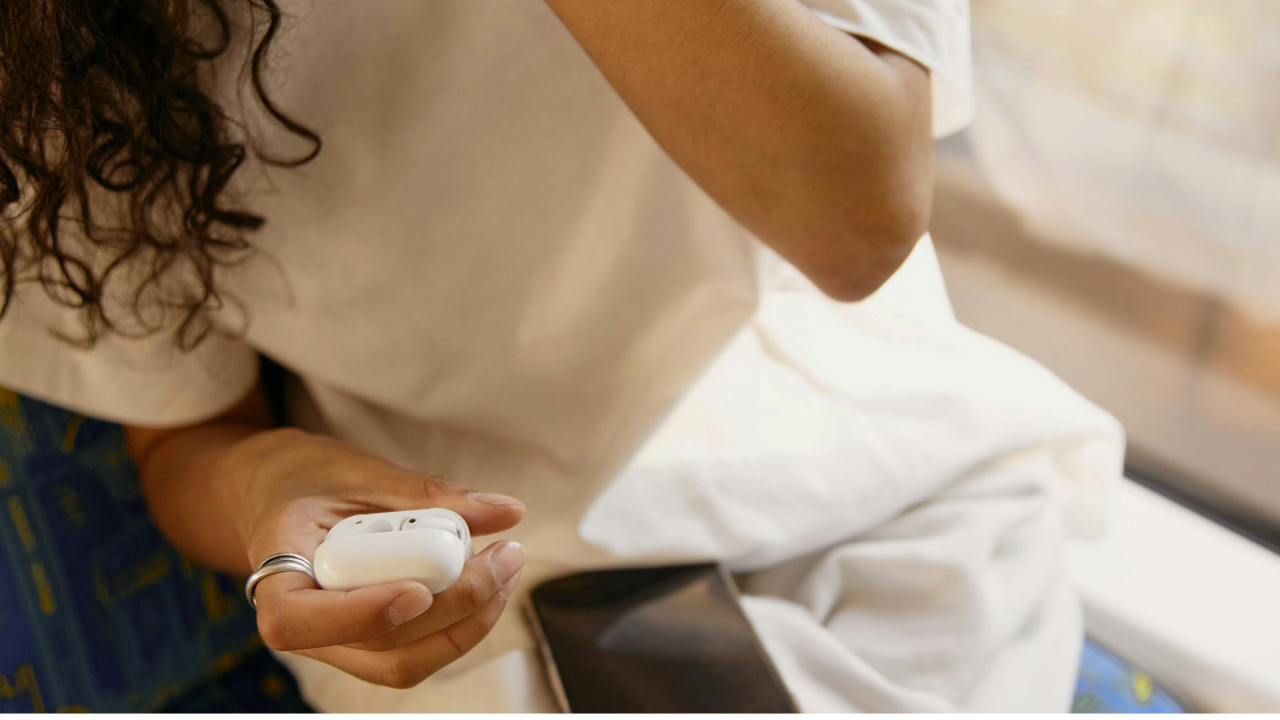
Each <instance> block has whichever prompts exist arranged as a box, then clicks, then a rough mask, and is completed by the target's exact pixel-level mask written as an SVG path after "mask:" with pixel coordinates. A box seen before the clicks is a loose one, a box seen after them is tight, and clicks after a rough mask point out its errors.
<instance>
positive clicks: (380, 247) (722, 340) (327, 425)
mask: <svg viewBox="0 0 1280 720" xmlns="http://www.w3.org/2000/svg"><path fill="white" fill-rule="evenodd" d="M778 1H779V2H787V1H790V0H778ZM805 2H806V4H807V5H809V6H811V7H812V8H813V9H814V10H815V11H816V12H818V13H819V14H820V15H821V17H823V18H824V19H826V20H828V21H829V22H830V23H832V24H833V25H835V26H836V27H839V28H841V29H844V30H846V31H849V32H851V33H856V34H859V35H864V36H867V37H870V38H872V39H874V40H876V41H877V42H879V43H881V44H883V45H886V46H888V47H890V48H893V49H896V50H898V51H900V52H902V53H903V54H905V55H908V56H910V57H912V58H914V59H915V60H917V61H918V62H920V63H921V64H923V65H925V66H926V67H928V68H929V69H930V71H931V72H932V75H933V89H934V92H933V102H934V121H935V122H934V125H935V132H936V133H937V134H943V133H946V132H949V131H952V130H955V129H957V128H959V127H960V126H962V125H963V124H964V123H966V122H967V121H968V119H969V117H970V116H971V114H972V105H971V101H970V82H969V74H970V67H969V30H968V7H967V3H966V2H965V1H964V0H805ZM282 5H283V7H284V9H285V11H286V13H288V14H289V15H290V16H291V17H290V20H289V21H288V23H287V25H286V31H285V32H284V33H282V35H281V37H280V39H279V41H278V45H277V46H276V48H275V49H274V50H273V69H272V71H271V78H272V84H274V85H275V86H276V87H275V89H274V90H273V91H272V96H273V98H274V99H275V100H276V101H277V103H278V105H279V106H280V107H282V108H285V109H286V110H287V111H288V112H289V113H290V114H291V115H293V116H294V117H296V118H298V119H299V120H301V121H303V122H304V123H306V124H308V125H309V126H310V127H312V128H313V129H315V130H316V131H317V132H318V133H319V134H320V135H321V137H322V138H323V139H324V150H323V152H322V153H321V154H320V155H319V157H318V158H317V159H316V160H315V161H314V162H312V163H311V164H308V165H306V166H303V167H301V168H299V169H294V170H281V169H264V168H261V167H257V166H255V167H252V168H249V169H247V170H246V172H245V173H243V176H242V177H240V178H238V179H237V187H238V188H239V190H240V191H241V192H242V193H244V194H245V195H246V196H247V198H248V202H249V205H250V206H251V207H252V208H253V209H255V210H257V211H258V212H260V213H262V214H263V215H265V216H266V217H267V218H268V222H267V224H266V226H265V227H264V228H263V229H262V230H261V231H259V232H257V233H255V234H254V235H253V236H252V240H253V242H254V244H255V246H256V247H257V248H258V254H257V256H256V257H255V259H254V260H253V261H252V262H250V263H248V264H246V265H244V266H242V267H238V268H234V269H231V270H227V271H225V272H224V273H223V274H222V276H221V277H220V283H221V285H222V287H223V288H224V289H225V295H226V296H227V297H228V298H229V299H231V300H232V302H230V303H228V307H229V308H231V310H229V311H228V312H227V313H226V314H225V317H224V319H223V323H224V325H225V327H226V328H227V329H229V330H233V331H235V332H230V333H227V334H225V335H218V336H215V337H212V338H210V339H209V340H207V341H206V342H205V343H204V344H202V345H201V346H199V348H198V349H197V350H196V351H195V352H192V353H189V354H182V353H179V352H178V351H176V350H175V349H174V348H173V346H172V342H171V339H170V338H169V337H168V336H157V337H153V338H150V339H147V340H144V341H133V340H122V339H120V338H116V337H107V338H106V339H104V340H103V341H101V342H100V343H99V344H98V345H97V346H96V347H94V348H93V349H92V350H89V351H85V350H78V349H75V348H72V347H70V346H68V345H66V344H65V343H63V342H62V341H60V340H57V339H55V338H54V336H53V335H52V334H51V333H50V332H49V329H50V328H62V329H64V330H73V329H74V328H75V327H76V322H77V320H76V317H75V315H74V314H73V313H70V312H68V311H66V310H64V309H62V308H60V307H56V306H54V305H52V304H51V303H50V302H49V301H48V299H47V298H45V297H44V295H43V292H42V291H40V290H39V288H37V287H31V286H27V287H24V288H22V290H21V292H20V294H19V296H18V298H17V301H16V302H15V304H14V306H13V307H12V308H11V311H10V314H9V315H8V316H7V317H6V318H5V319H4V321H3V322H0V385H3V386H7V387H9V388H11V389H13V390H16V391H18V392H22V393H26V394H29V395H31V396H33V397H37V398H40V399H43V400H47V401H50V402H53V403H55V404H59V405H62V406H65V407H68V408H72V409H75V410H79V411H82V412H84V413H87V414H90V415H95V416H98V417H102V418H106V419H111V420H117V421H120V422H125V423H130V424H139V425H152V426H162V425H175V424H182V423H190V422H195V421H199V420H203V419H206V418H209V417H211V416H214V415H216V414H217V413H219V412H220V411H222V410H223V409H225V408H227V407H229V406H231V405H232V404H234V403H235V402H236V401H237V400H238V399H239V398H240V397H242V396H243V394H244V393H245V392H246V391H247V389H248V388H249V387H250V386H251V384H252V383H254V382H255V381H256V372H257V360H256V358H257V354H259V353H262V354H265V355H268V356H270V357H271V358H273V359H275V360H276V361H278V362H280V363H281V364H282V365H284V366H285V367H287V368H288V369H289V370H291V371H292V372H293V373H294V374H295V375H296V376H297V377H298V378H299V383H298V384H297V386H296V387H293V388H291V392H290V396H289V403H290V412H291V418H290V419H291V422H293V423H294V424H297V425H299V426H301V427H304V428H307V429H311V430H314V431H317V432H324V433H328V434H331V435H334V436H337V437H340V438H343V439H346V440H349V441H352V442H355V443H358V444H360V445H362V446H364V447H367V448H368V449H370V450H372V451H374V452H377V453H379V454H381V455H383V456H385V457H387V458H389V459H391V460H393V461H396V462H399V463H401V464H404V465H407V466H410V467H414V468H419V469H422V470H428V471H431V472H434V473H439V474H442V475H444V476H446V477H449V478H451V479H454V480H456V481H458V482H461V483H464V484H467V485H471V486H474V487H477V488H481V489H484V490H488V491H493V492H503V493H508V494H511V495H514V496H516V497H519V498H521V499H522V500H525V501H526V502H527V503H528V506H529V514H528V520H527V521H526V522H525V523H524V524H523V525H522V527H521V528H519V529H518V530H517V531H516V532H515V533H513V534H512V537H513V538H515V539H519V540H521V541H522V542H524V543H525V544H526V546H527V547H528V549H529V564H528V566H527V569H526V573H525V581H524V583H523V585H525V586H531V585H532V584H533V583H534V582H535V581H536V580H537V579H539V578H540V577H545V576H546V575H547V574H550V573H552V572H557V571H561V570H564V569H567V568H573V567H582V566H586V565H590V564H597V563H606V562H608V561H609V559H610V557H611V556H610V554H609V553H607V552H605V551H604V550H601V549H600V548H599V546H598V544H592V543H588V542H586V541H584V540H583V539H582V538H581V537H580V534H579V533H578V532H577V529H578V523H579V520H580V518H582V517H583V516H584V514H585V513H586V511H587V510H588V508H589V507H590V505H591V504H592V502H593V500H594V499H595V498H596V497H597V496H598V495H599V493H600V491H601V489H602V488H603V487H604V486H605V485H606V484H607V483H608V481H609V480H610V479H611V478H613V477H614V476H616V475H617V473H618V471H619V470H620V469H621V468H622V467H624V465H625V464H626V462H627V460H628V458H629V457H631V456H632V455H633V454H634V453H635V452H636V450H637V448H638V447H639V446H640V444H641V443H642V442H643V440H644V438H645V437H646V436H647V435H648V434H649V433H651V432H652V431H653V429H654V428H655V426H656V425H657V423H658V422H659V421H660V419H661V418H662V417H663V415H664V413H666V412H668V411H669V410H670V408H671V407H672V404H673V403H674V402H675V400H676V399H677V398H679V397H680V396H681V394H682V393H683V392H685V391H686V390H687V389H688V388H689V386H690V385H691V383H693V381H694V380H695V378H696V377H697V376H698V374H699V372H700V371H702V370H704V369H705V368H706V367H707V366H708V365H709V363H711V361H712V360H713V359H714V358H715V357H716V356H717V353H719V352H720V351H721V350H722V349H723V348H724V347H725V346H726V345H727V344H728V343H729V341H730V340H731V338H733V337H734V335H735V334H736V333H737V332H738V331H739V330H740V328H742V327H743V325H744V323H746V322H747V321H748V320H749V319H750V318H751V317H752V315H753V313H754V312H755V310H756V308H757V305H758V302H759V297H760V292H761V289H762V287H765V286H767V285H768V284H769V283H770V282H772V278H773V277H774V276H775V274H776V271H777V269H778V267H779V265H780V261H778V260H777V258H776V256H773V255H772V254H771V253H768V252H767V251H764V250H763V249H762V248H761V247H760V245H759V243H757V242H756V241H755V240H754V239H753V238H752V237H750V236H749V235H748V233H746V232H745V231H744V230H743V229H742V228H741V227H740V226H739V225H738V224H737V223H736V222H735V221H734V220H733V219H732V218H730V217H729V216H728V215H727V214H726V213H725V212H724V211H722V210H721V209H720V208H719V207H718V206H716V204H715V203H714V202H713V201H712V200H711V199H710V198H709V197H708V196H707V195H706V194H705V193H703V192H702V191H701V190H700V189H699V188H698V187H697V186H696V185H695V184H694V183H693V182H692V181H690V180H689V179H688V178H687V177H686V176H685V175H684V173H683V172H682V171H681V170H680V169H679V168H678V167H677V166H676V165H675V164H674V163H673V162H672V161H671V160H670V159H669V158H668V157H667V156H666V155H665V154H664V153H663V151H662V150H661V149H660V148H659V147H658V146H657V144H656V143H655V142H654V141H653V140H652V139H651V138H650V137H649V135H648V134H647V133H646V131H645V130H644V128H643V127H642V126H641V125H640V124H639V122H638V121H637V120H636V119H635V118H634V117H633V116H632V115H631V113H630V112H629V111H628V110H627V108H626V107H625V105H624V104H623V103H622V102H621V100H620V99H619V98H618V97H617V95H616V94H615V93H614V92H613V90H612V89H611V88H610V87H609V85H608V84H607V83H606V81H605V80H604V78H603V77H602V76H601V74H600V73H599V71H598V70H597V69H596V68H595V67H594V66H593V65H592V63H591V62H590V60H589V59H588V57H587V56H586V54H585V53H584V52H583V51H582V50H581V48H580V47H579V46H578V45H577V44H576V42H575V41H574V40H573V38H572V37H571V36H570V35H569V33H568V32H567V31H566V30H565V28H564V27H563V26H562V25H561V24H560V23H559V21H558V20H557V18H556V17H555V16H554V15H553V13H552V12H551V11H550V10H549V9H548V8H547V7H546V6H545V4H544V3H542V2H538V1H536V0H523V1H521V0H377V1H373V2H361V3H351V2H338V1H328V2H325V1H321V0H297V1H296V2H287V3H282ZM250 122H251V123H252V124H255V125H260V124H261V123H260V122H258V121H257V120H255V119H254V118H250ZM265 127H266V126H265V125H264V126H263V128H265ZM264 132H266V133H267V134H268V135H269V137H268V138H267V143H268V146H269V147H272V149H276V148H279V147H282V146H283V147H285V148H289V147H296V145H291V143H295V142H296V140H293V139H291V138H289V137H288V136H287V135H284V134H283V133H280V132H279V131H274V132H273V131H269V130H265V129H264ZM923 247H924V250H923V251H922V253H923V254H922V253H917V254H916V255H915V256H913V259H912V260H911V261H909V263H908V270H905V271H904V272H923V273H924V274H925V275H930V276H931V278H932V279H931V280H930V282H931V283H932V284H933V285H932V287H933V288H934V289H933V290H926V291H924V292H926V294H927V293H932V296H931V297H929V302H932V303H933V308H934V311H936V312H938V313H942V314H946V313H947V312H948V309H947V305H946V300H945V295H944V294H943V293H942V292H941V291H940V288H941V284H940V279H939V278H937V277H936V274H937V273H936V264H935V262H936V261H934V259H933V257H932V254H931V252H929V251H928V247H927V244H926V245H925V246H923ZM913 265H923V267H922V268H920V269H919V270H918V271H916V270H911V269H910V268H911V267H912V266H913ZM926 285H928V283H926ZM241 310H243V311H244V312H243V313H241V312H240V311H241ZM509 614H511V613H509ZM528 643H529V641H528V638H527V635H525V633H524V632H523V630H522V629H520V628H519V626H518V620H517V621H514V622H513V621H511V619H510V618H508V619H504V621H503V624H501V625H500V626H499V630H498V631H496V632H495V636H494V637H493V638H491V639H490V640H489V641H487V642H486V643H484V644H483V645H482V646H481V648H480V649H478V650H477V651H476V652H473V653H471V654H470V655H468V656H467V657H466V658H464V659H463V660H462V661H461V662H460V663H458V664H457V666H455V667H454V668H453V669H452V670H451V672H454V673H464V672H466V671H467V669H468V668H471V667H475V666H478V665H480V664H483V663H485V662H488V661H489V660H492V659H493V658H495V657H497V656H499V655H502V654H504V653H506V652H508V651H510V650H511V649H512V648H514V647H523V646H527V645H528ZM422 709H426V708H422Z"/></svg>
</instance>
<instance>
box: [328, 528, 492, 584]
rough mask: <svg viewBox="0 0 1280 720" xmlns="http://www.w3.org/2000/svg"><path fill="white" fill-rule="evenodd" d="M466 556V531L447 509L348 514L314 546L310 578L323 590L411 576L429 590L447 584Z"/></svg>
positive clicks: (468, 551) (459, 571) (468, 545)
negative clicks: (312, 570)
mask: <svg viewBox="0 0 1280 720" xmlns="http://www.w3.org/2000/svg"><path fill="white" fill-rule="evenodd" d="M470 558H471V529H470V528H468V527H467V523H466V521H465V520H463V519H462V516H461V515H458V514H457V513H455V512H453V511H452V510H445V509H443V508H435V509H431V510H409V511H403V512H387V513H376V514H373V515H353V516H352V517H349V518H347V519H346V520H343V521H342V522H340V523H338V524H337V525H334V526H333V528H331V529H330V530H329V534H328V535H326V536H325V539H324V542H322V543H320V547H318V548H316V554H315V559H314V561H313V562H312V565H313V566H314V567H315V572H316V582H317V583H319V584H320V587H322V588H324V589H326V590H355V589H356V588H362V587H368V586H370V585H380V584H382V583H388V582H396V581H398V580H415V581H417V582H420V583H422V584H423V585H426V586H427V589H428V590H430V591H431V592H432V593H438V592H441V591H443V590H444V589H445V588H447V587H449V586H450V585H452V584H453V583H454V581H455V580H457V579H458V576H459V575H461V574H462V566H463V565H464V564H466V562H467V560H469V559H470Z"/></svg>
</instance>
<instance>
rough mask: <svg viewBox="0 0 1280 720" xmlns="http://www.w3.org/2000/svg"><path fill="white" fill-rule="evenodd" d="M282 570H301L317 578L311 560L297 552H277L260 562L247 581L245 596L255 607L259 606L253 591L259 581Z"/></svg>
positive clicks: (312, 577)
mask: <svg viewBox="0 0 1280 720" xmlns="http://www.w3.org/2000/svg"><path fill="white" fill-rule="evenodd" d="M282 572H300V573H303V574H304V575H307V576H309V577H310V578H311V579H312V580H314V579H315V578H316V572H315V570H314V569H313V568H312V567H311V561H310V560H308V559H306V558H305V557H303V556H301V555H299V554H297V553H287V552H286V553H276V554H275V555H272V556H271V557H269V558H267V559H266V560H263V561H262V562H261V563H259V564H258V569H257V570H254V571H253V574H252V575H250V576H249V579H248V580H247V581H245V584H244V596H245V598H246V599H247V600H248V601H249V604H250V605H252V606H253V607H254V609H257V607H258V601H257V600H254V599H253V593H254V591H255V590H257V588H258V583H260V582H262V581H263V580H264V579H265V578H267V577H270V576H272V575H275V574H276V573H282Z"/></svg>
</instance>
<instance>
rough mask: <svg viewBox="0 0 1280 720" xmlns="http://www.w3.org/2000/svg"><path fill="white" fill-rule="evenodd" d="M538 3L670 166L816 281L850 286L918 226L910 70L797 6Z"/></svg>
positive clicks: (921, 206) (888, 262)
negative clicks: (570, 36) (601, 76)
mask: <svg viewBox="0 0 1280 720" xmlns="http://www.w3.org/2000/svg"><path fill="white" fill-rule="evenodd" d="M546 2H547V3H548V4H549V5H550V6H551V7H552V9H553V10H555V12H556V13H557V14H558V15H559V16H560V18H561V20H562V21H563V22H564V23H565V25H566V26H567V27H568V28H569V30H570V31H571V32H572V33H573V34H574V36H575V37H576V38H577V39H578V41H579V42H580V43H581V45H582V46H583V47H584V48H585V49H586V51H587V53H588V54H589V55H590V56H591V58H592V59H593V60H594V62H595V63H596V65H597V66H598V67H599V68H600V69H601V70H602V71H603V72H604V74H605V75H606V77H607V78H608V79H609V80H610V82H611V83H612V84H613V86H614V87H615V88H616V89H617V91H618V93H619V94H620V95H621V96H622V98H623V99H624V100H625V101H626V102H627V103H628V105H629V106H630V107H631V109H632V111H633V112H634V113H635V114H636V116H637V117H638V118H639V119H640V120H641V121H642V122H643V123H644V124H645V126H646V127H647V128H648V130H649V131H650V133H652V134H653V136H654V138H655V139H656V140H657V141H658V142H659V143H660V144H661V145H662V146H663V148H664V149H665V150H666V151H667V152H668V153H669V154H670V155H671V156H672V157H673V158H674V159H675V160H676V162H678V163H679V164H680V165H681V166H682V167H683V168H684V169H685V171H686V172H688V173H689V175H690V176H691V177H692V178H693V179H694V180H696V181H697V182H698V183H699V184H700V185H701V186H702V187H703V188H704V189H705V190H706V191H707V192H708V193H709V194H710V195H711V196H712V197H713V198H715V199H716V201H717V202H719V203H720V204H721V205H722V206H723V207H724V208H725V209H726V210H728V211H729V212H730V213H732V214H733V215H734V216H735V217H736V218H737V219H738V220H739V221H740V222H742V223H743V224H744V225H745V226H746V227H748V228H749V229H751V230H752V231H753V232H755V233H756V234H757V235H758V236H759V237H760V238H761V239H762V240H764V241H765V242H767V243H769V244H770V245H771V246H773V247H774V249H776V250H777V251H778V252H779V253H781V254H782V255H783V256H784V257H787V258H788V259H789V260H791V261H792V262H793V263H794V264H795V265H797V267H799V268H800V269H801V270H802V271H804V272H806V274H808V275H809V276H810V277H811V278H812V279H813V280H814V281H815V282H817V283H818V285H819V286H821V287H823V289H824V290H827V291H828V292H830V293H831V294H833V295H836V296H849V297H850V298H852V297H856V296H859V295H863V294H865V292H863V290H865V287H863V286H864V284H865V283H866V282H868V281H873V280H874V279H875V278H863V277H860V276H859V272H860V271H865V272H867V273H868V274H869V275H872V276H874V275H886V276H887V273H886V272H885V269H884V268H883V267H881V268H877V267H876V266H877V265H884V266H885V267H887V268H888V271H887V272H892V269H894V268H896V267H897V265H898V263H900V262H901V260H902V259H903V258H904V257H905V256H906V253H907V252H908V251H909V250H910V247H911V243H912V242H914V240H915V239H916V237H918V235H919V234H921V233H923V231H924V229H925V226H926V225H927V220H928V207H929V204H930V189H931V172H932V168H931V157H932V155H931V139H930V130H929V126H930V113H929V107H928V91H927V87H928V74H927V72H926V71H925V70H923V68H920V67H919V66H916V65H914V63H911V61H909V60H906V59H905V58H902V57H900V56H897V55H895V54H893V53H891V52H888V51H883V52H880V51H873V50H872V49H870V48H869V47H868V46H867V45H864V44H863V43H861V42H859V41H857V40H856V39H854V38H851V37H849V36H848V35H846V34H844V33H841V32H839V31H837V30H834V29H833V28H831V27H829V26H828V25H827V24H826V23H824V22H822V21H821V20H819V19H818V18H816V17H815V16H814V15H813V14H812V13H811V12H809V11H808V9H806V8H805V7H804V6H802V5H801V4H800V3H799V2H796V0H727V1H726V0H610V2H597V1H596V0H546ZM922 88H923V90H922ZM879 279H881V280H882V279H883V278H882V277H881V278H879ZM876 284H878V283H876Z"/></svg>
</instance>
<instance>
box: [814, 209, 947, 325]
mask: <svg viewBox="0 0 1280 720" xmlns="http://www.w3.org/2000/svg"><path fill="white" fill-rule="evenodd" d="M929 200H930V198H928V197H926V198H923V199H917V200H904V199H901V198H899V199H897V200H896V201H895V202H893V203H880V204H878V205H877V207H876V208H875V212H874V213H868V212H859V213H856V215H855V216H854V217H852V218H846V219H843V220H842V221H840V222H838V223H833V224H832V225H831V229H829V230H828V231H827V232H825V233H823V235H824V236H825V237H826V240H825V241H822V242H820V243H818V244H817V246H818V247H820V248H822V249H823V250H822V252H819V253H816V254H815V255H814V257H813V258H812V259H811V261H810V263H809V267H808V268H805V267H801V268H800V270H801V271H802V272H804V273H805V274H806V275H807V276H808V277H809V279H810V280H811V281H812V282H813V284H814V285H816V286H817V287H818V289H819V290H821V291H822V292H823V294H825V295H826V296H827V297H830V298H831V299H833V300H836V301H838V302H858V301H861V300H865V299H866V298H867V297H869V296H871V295H872V294H873V293H875V292H876V291H877V290H879V289H880V287H881V286H883V285H884V284H885V283H886V282H888V280H889V278H891V277H893V275H894V273H896V272H897V271H898V268H900V267H902V263H903V262H905V261H906V259H907V257H908V256H909V255H910V254H911V251H912V250H913V249H914V248H915V245H916V242H918V241H919V239H920V238H921V237H922V236H923V235H924V234H925V232H926V231H927V230H928V226H929V215H930V202H929Z"/></svg>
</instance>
